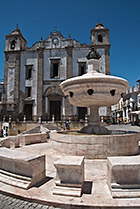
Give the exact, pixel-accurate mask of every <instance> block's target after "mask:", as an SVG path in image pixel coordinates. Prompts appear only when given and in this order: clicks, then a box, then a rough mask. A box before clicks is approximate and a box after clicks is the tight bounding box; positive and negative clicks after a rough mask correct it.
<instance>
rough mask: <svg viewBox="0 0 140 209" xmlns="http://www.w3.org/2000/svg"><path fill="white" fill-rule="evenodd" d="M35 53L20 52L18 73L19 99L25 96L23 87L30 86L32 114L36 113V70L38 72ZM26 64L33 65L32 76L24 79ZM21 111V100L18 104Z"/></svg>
mask: <svg viewBox="0 0 140 209" xmlns="http://www.w3.org/2000/svg"><path fill="white" fill-rule="evenodd" d="M37 56H38V55H37V53H35V52H33V53H29V52H23V53H22V54H21V66H20V69H21V73H20V95H21V97H20V99H21V101H22V98H25V88H26V87H31V88H32V94H31V97H32V99H33V100H34V105H33V115H37V86H38V85H37V72H38V58H37ZM26 65H33V67H32V78H31V79H30V80H26ZM22 111H23V102H22V103H21V105H20V112H22Z"/></svg>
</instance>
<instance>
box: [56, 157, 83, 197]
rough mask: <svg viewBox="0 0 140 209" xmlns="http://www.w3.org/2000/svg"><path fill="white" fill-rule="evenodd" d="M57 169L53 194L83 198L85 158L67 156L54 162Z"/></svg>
mask: <svg viewBox="0 0 140 209" xmlns="http://www.w3.org/2000/svg"><path fill="white" fill-rule="evenodd" d="M54 166H55V168H56V179H55V188H54V190H53V194H59V195H66V196H81V191H82V187H83V182H84V157H77V156H65V157H62V158H60V159H59V160H57V161H56V162H54Z"/></svg>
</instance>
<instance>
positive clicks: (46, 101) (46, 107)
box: [45, 97, 48, 114]
mask: <svg viewBox="0 0 140 209" xmlns="http://www.w3.org/2000/svg"><path fill="white" fill-rule="evenodd" d="M45 113H47V114H48V97H46V98H45Z"/></svg>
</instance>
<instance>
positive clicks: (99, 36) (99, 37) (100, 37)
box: [98, 34, 103, 42]
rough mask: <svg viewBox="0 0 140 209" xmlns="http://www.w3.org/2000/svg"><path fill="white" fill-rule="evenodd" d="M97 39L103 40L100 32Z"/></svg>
mask: <svg viewBox="0 0 140 209" xmlns="http://www.w3.org/2000/svg"><path fill="white" fill-rule="evenodd" d="M98 41H99V42H103V37H102V35H101V34H99V35H98Z"/></svg>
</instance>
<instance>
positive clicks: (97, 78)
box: [60, 71, 129, 88]
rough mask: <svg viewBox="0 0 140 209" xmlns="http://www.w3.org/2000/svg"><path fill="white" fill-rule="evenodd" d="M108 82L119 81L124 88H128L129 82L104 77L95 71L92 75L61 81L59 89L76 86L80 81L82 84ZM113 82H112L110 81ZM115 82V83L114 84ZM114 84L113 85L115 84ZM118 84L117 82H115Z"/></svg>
mask: <svg viewBox="0 0 140 209" xmlns="http://www.w3.org/2000/svg"><path fill="white" fill-rule="evenodd" d="M108 79H109V80H110V83H114V82H115V81H116V82H117V81H119V83H123V85H125V86H126V87H128V86H129V82H128V81H127V80H126V79H124V78H121V77H117V76H112V75H106V74H103V73H98V72H97V71H96V72H94V73H89V72H88V73H86V74H84V75H82V76H76V77H73V78H68V79H66V80H65V81H63V82H62V83H61V84H60V87H61V88H64V86H65V85H68V83H70V84H78V83H79V82H80V83H81V80H83V83H85V82H87V81H92V82H93V81H94V82H95V81H96V82H97V81H98V82H99V81H100V82H101V81H104V82H105V81H106V80H108ZM112 80H113V81H112ZM116 82H115V83H116ZM115 83H114V84H115ZM117 84H118V82H117Z"/></svg>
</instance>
